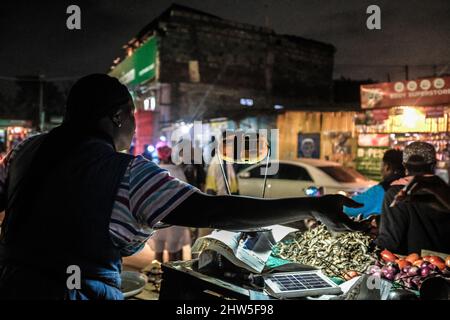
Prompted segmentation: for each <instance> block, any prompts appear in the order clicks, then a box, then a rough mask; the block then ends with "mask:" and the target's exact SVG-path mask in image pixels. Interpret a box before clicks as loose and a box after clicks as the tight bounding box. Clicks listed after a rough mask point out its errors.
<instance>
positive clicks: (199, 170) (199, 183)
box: [182, 147, 206, 190]
mask: <svg viewBox="0 0 450 320" xmlns="http://www.w3.org/2000/svg"><path fill="white" fill-rule="evenodd" d="M195 152H197V153H200V154H201V153H202V149H201V148H199V147H192V149H191V159H188V161H186V162H185V161H183V164H182V168H183V171H184V175H185V176H186V179H187V182H188V183H189V184H190V185H192V186H194V187H196V188H197V189H199V190H204V188H205V180H206V174H205V168H204V167H203V156H202V163H194V154H195ZM185 160H186V159H185Z"/></svg>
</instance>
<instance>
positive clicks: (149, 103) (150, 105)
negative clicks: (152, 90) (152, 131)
mask: <svg viewBox="0 0 450 320" xmlns="http://www.w3.org/2000/svg"><path fill="white" fill-rule="evenodd" d="M155 109H156V98H155V97H150V98H147V99H145V100H144V110H145V111H148V110H150V111H155Z"/></svg>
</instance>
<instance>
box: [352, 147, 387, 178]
mask: <svg viewBox="0 0 450 320" xmlns="http://www.w3.org/2000/svg"><path fill="white" fill-rule="evenodd" d="M388 149H389V148H388V147H358V149H357V156H356V159H355V162H356V170H358V171H359V172H361V173H362V174H364V175H365V176H366V177H368V178H370V179H373V180H378V181H380V180H381V163H382V161H383V160H382V159H383V155H384V153H385V152H386V151H387V150H388Z"/></svg>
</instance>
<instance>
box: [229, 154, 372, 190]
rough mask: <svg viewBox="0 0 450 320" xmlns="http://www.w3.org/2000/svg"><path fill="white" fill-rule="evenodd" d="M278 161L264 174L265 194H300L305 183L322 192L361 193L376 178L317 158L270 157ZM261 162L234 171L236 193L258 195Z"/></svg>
mask: <svg viewBox="0 0 450 320" xmlns="http://www.w3.org/2000/svg"><path fill="white" fill-rule="evenodd" d="M271 163H273V164H278V165H279V168H278V172H277V173H275V174H274V175H268V176H267V184H266V194H265V197H266V198H287V197H304V196H305V189H306V188H308V187H312V186H315V187H323V188H324V193H325V194H335V193H345V194H347V195H350V196H351V195H354V194H356V193H361V192H364V191H365V190H367V189H368V188H370V187H371V186H373V185H375V184H376V183H377V182H375V181H373V180H369V179H368V178H366V177H364V176H363V175H362V174H361V173H359V172H358V171H356V170H354V169H351V168H346V167H343V166H342V165H340V164H338V163H335V162H331V161H324V160H317V159H300V160H295V161H288V160H280V161H276V162H274V161H271V162H270V163H269V166H270V164H271ZM264 170H265V163H258V164H255V165H252V166H250V167H248V168H245V169H243V170H242V171H240V172H239V173H238V181H239V193H240V194H241V195H245V196H252V197H261V195H262V188H263V184H264V172H265V171H264ZM261 172H262V173H261Z"/></svg>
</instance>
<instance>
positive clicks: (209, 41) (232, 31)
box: [149, 6, 335, 117]
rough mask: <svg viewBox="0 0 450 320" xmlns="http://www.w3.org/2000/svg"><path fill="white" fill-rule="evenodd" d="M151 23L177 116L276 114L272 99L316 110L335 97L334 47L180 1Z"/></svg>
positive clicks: (161, 76) (161, 77)
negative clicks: (246, 103)
mask: <svg viewBox="0 0 450 320" xmlns="http://www.w3.org/2000/svg"><path fill="white" fill-rule="evenodd" d="M151 26H152V28H153V29H154V30H156V34H157V37H158V46H159V63H160V69H159V79H158V80H159V82H160V83H167V84H170V85H171V90H170V92H171V95H172V99H171V101H172V108H176V109H177V110H173V111H174V112H172V114H173V115H174V117H184V116H186V115H192V114H197V113H198V114H202V115H203V117H213V116H214V115H216V116H229V114H232V115H233V116H238V115H239V114H240V113H242V114H243V115H248V114H249V113H258V112H260V111H261V110H265V111H270V112H273V105H274V104H279V105H283V106H284V107H285V108H286V109H297V108H299V109H305V108H309V109H311V108H318V107H323V106H327V105H328V104H330V103H331V101H332V70H333V57H334V51H335V49H334V47H333V46H331V45H328V44H324V43H320V42H317V41H313V40H307V39H303V38H299V37H294V36H283V35H277V34H275V33H274V31H273V30H271V29H267V28H262V27H256V26H251V25H246V24H241V23H237V22H232V21H227V20H223V19H220V18H218V17H214V16H211V15H208V14H203V13H199V12H196V11H194V10H192V11H191V10H186V9H185V8H180V7H177V6H175V7H173V8H172V9H169V10H168V12H166V13H165V14H164V15H162V16H161V18H159V19H157V20H156V22H154V23H153V24H152V25H151ZM149 31H150V30H149ZM152 31H153V30H152ZM190 61H197V62H198V71H199V79H197V80H195V81H198V80H199V82H192V78H191V77H190V72H189V62H190ZM191 72H192V71H191ZM240 98H251V99H253V100H254V106H253V107H250V108H245V107H243V106H241V105H240V103H239V101H240Z"/></svg>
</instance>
